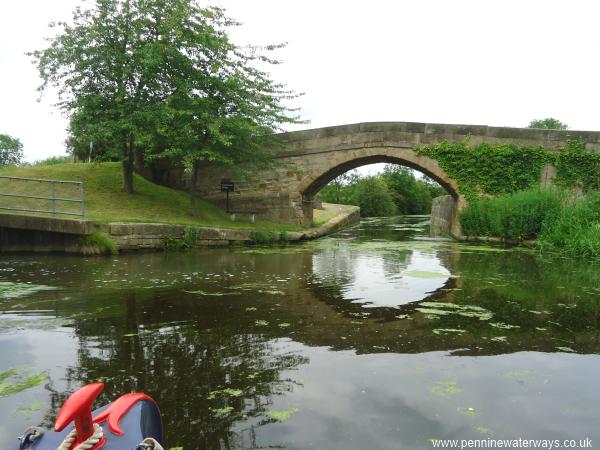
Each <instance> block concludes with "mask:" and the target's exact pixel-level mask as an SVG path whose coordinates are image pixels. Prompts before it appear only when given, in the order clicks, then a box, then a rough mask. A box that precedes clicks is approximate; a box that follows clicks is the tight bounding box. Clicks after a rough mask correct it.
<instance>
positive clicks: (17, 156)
mask: <svg viewBox="0 0 600 450" xmlns="http://www.w3.org/2000/svg"><path fill="white" fill-rule="evenodd" d="M22 161H23V144H21V141H20V140H19V139H17V138H14V137H11V136H9V135H8V134H0V166H8V165H12V164H20V163H21V162H22Z"/></svg>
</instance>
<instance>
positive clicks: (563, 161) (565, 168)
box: [554, 140, 600, 192]
mask: <svg viewBox="0 0 600 450" xmlns="http://www.w3.org/2000/svg"><path fill="white" fill-rule="evenodd" d="M554 166H555V167H556V178H555V182H556V184H558V185H559V186H563V187H576V188H578V189H581V190H582V191H584V192H587V191H589V190H597V189H600V153H595V152H589V151H588V152H586V151H585V142H582V141H577V140H575V141H574V140H568V141H567V143H566V146H565V147H564V148H562V149H561V150H560V152H559V153H558V155H556V156H555V159H554Z"/></svg>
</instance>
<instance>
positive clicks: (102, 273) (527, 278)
mask: <svg viewBox="0 0 600 450" xmlns="http://www.w3.org/2000/svg"><path fill="white" fill-rule="evenodd" d="M427 219H428V218H427V217H422V216H421V217H415V216H412V217H399V218H393V219H385V220H384V219H372V220H363V221H362V222H361V224H360V225H359V226H357V227H355V228H352V229H349V230H346V231H344V232H341V233H338V234H336V235H333V236H330V237H327V238H324V239H321V240H318V241H313V242H307V243H305V244H301V245H289V246H284V247H242V248H226V249H205V250H198V251H193V252H190V253H147V254H125V255H119V256H114V257H90V258H81V257H71V256H59V255H54V256H39V255H35V256H26V255H21V256H7V255H3V256H2V258H1V260H0V449H1V448H6V447H8V446H13V445H14V444H15V443H16V438H17V436H18V435H19V434H20V433H19V432H20V431H21V430H22V429H24V428H26V427H27V426H29V425H42V426H51V424H52V420H53V418H54V417H55V415H56V413H57V411H58V409H59V407H60V405H61V404H62V402H63V401H64V400H65V399H66V397H67V396H68V394H69V393H70V392H72V391H73V390H75V389H76V388H78V387H80V386H81V385H83V384H85V383H88V382H91V381H94V380H101V381H104V382H105V383H106V389H105V392H104V393H103V394H102V396H101V399H100V400H101V401H100V403H102V402H108V401H110V400H113V399H115V398H116V397H117V396H118V395H120V394H122V393H127V392H131V391H144V392H146V393H148V394H150V395H151V396H153V397H154V398H155V399H156V400H157V401H158V403H159V405H160V407H161V410H162V413H163V416H164V424H165V431H166V448H171V447H183V448H184V449H186V450H201V449H248V448H286V449H344V450H348V449H399V448H402V449H430V448H432V443H431V440H432V439H487V438H490V439H518V438H524V439H559V440H561V441H563V440H565V439H576V440H580V439H581V440H583V439H585V438H591V439H592V442H594V444H595V446H600V406H599V405H600V389H599V388H598V387H599V379H600V356H599V353H600V283H599V281H600V266H599V264H598V263H594V262H593V261H590V260H578V259H567V258H560V257H553V256H549V255H539V254H537V253H535V252H534V251H532V250H527V249H522V248H512V249H511V248H502V247H488V246H476V245H466V244H458V243H455V242H451V241H447V240H434V239H431V238H429V237H428V236H429V230H428V220H427Z"/></svg>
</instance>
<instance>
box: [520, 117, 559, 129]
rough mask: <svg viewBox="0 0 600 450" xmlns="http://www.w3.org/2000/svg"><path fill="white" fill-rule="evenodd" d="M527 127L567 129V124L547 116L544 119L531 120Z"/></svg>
mask: <svg viewBox="0 0 600 450" xmlns="http://www.w3.org/2000/svg"><path fill="white" fill-rule="evenodd" d="M527 128H543V129H545V130H567V129H568V128H569V125H567V124H566V123H562V122H561V121H560V120H558V119H553V118H552V117H548V118H546V119H538V120H532V121H531V122H530V123H529V126H528V127H527Z"/></svg>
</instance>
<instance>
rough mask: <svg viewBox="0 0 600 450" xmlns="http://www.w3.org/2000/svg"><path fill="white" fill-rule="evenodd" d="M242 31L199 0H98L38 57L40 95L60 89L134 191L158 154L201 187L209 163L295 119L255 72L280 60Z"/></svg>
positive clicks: (84, 132) (76, 123)
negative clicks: (240, 43)
mask: <svg viewBox="0 0 600 450" xmlns="http://www.w3.org/2000/svg"><path fill="white" fill-rule="evenodd" d="M234 25H237V23H236V22H234V21H232V20H231V19H229V18H227V17H225V15H224V12H223V10H222V9H220V8H202V7H200V6H199V2H198V0H96V1H95V4H94V5H93V6H92V7H91V8H90V9H85V10H84V9H82V8H77V9H76V10H75V12H74V14H73V25H67V24H65V23H60V24H58V26H59V27H61V28H62V30H61V33H59V34H58V36H57V37H55V38H53V39H52V40H51V41H50V46H49V47H48V48H47V49H45V50H42V51H37V52H34V53H33V56H34V62H35V63H36V64H37V67H38V69H39V72H40V76H41V77H42V80H43V84H42V86H41V87H40V89H41V90H42V91H43V90H44V89H45V88H46V87H47V86H48V85H49V84H52V85H55V86H57V87H59V94H60V103H59V106H60V107H61V108H62V109H63V110H64V111H65V112H66V113H67V114H69V115H70V116H71V117H72V119H73V120H72V121H71V125H72V127H71V131H72V134H75V135H76V138H77V139H76V141H77V142H102V143H104V144H106V143H109V144H110V145H111V146H113V147H114V148H115V149H116V153H117V155H118V156H119V158H120V159H121V161H122V165H123V180H124V189H125V190H126V191H127V192H129V193H131V192H133V168H134V161H135V159H136V156H137V157H138V158H139V157H140V155H141V154H143V153H144V152H145V151H146V150H148V149H152V150H153V151H154V152H155V153H157V154H160V155H161V156H177V157H180V158H183V160H184V163H185V164H186V167H187V168H189V169H190V170H191V172H192V179H193V180H195V179H197V176H198V170H199V165H200V161H204V160H210V161H220V162H224V163H227V164H235V163H237V162H238V161H239V160H241V159H244V158H242V157H240V156H243V157H247V156H252V155H253V151H254V150H257V149H258V148H259V147H260V148H262V147H261V146H260V141H261V138H264V140H265V141H266V140H268V138H267V136H268V135H269V133H272V132H273V131H274V130H276V129H277V127H278V126H279V124H281V123H285V122H294V121H295V118H292V117H290V115H289V114H288V113H289V112H290V111H291V110H288V109H286V108H285V107H283V106H282V103H281V102H282V101H285V100H286V99H288V98H291V97H293V94H292V93H291V92H289V91H286V90H285V89H284V88H283V86H282V85H280V84H276V83H274V82H273V81H271V80H270V78H269V77H268V74H267V73H266V72H263V71H261V70H258V69H256V68H255V67H254V66H253V63H256V62H262V63H275V62H276V61H273V60H271V59H269V58H267V57H265V56H264V55H262V54H261V53H260V52H259V49H258V48H256V47H248V48H244V49H242V48H239V47H237V46H235V45H233V44H232V43H231V42H230V41H229V38H228V36H227V34H226V29H227V27H230V26H234ZM275 48H276V47H266V50H271V49H275ZM254 138H258V139H256V140H254ZM265 158H266V157H265ZM248 159H252V158H248ZM258 159H261V158H258Z"/></svg>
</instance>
